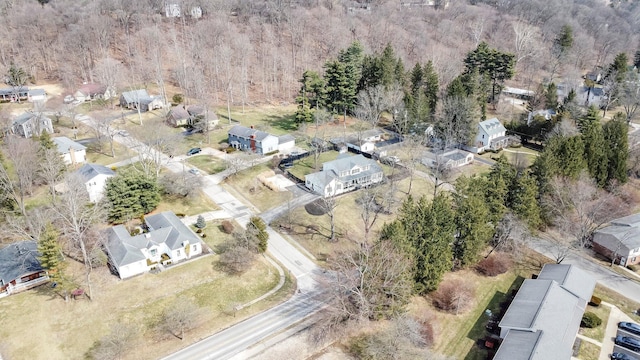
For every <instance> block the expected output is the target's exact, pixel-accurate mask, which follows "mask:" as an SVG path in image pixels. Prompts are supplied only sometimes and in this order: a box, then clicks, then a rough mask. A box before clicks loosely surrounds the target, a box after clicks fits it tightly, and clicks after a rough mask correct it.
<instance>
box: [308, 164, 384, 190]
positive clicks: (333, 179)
mask: <svg viewBox="0 0 640 360" xmlns="http://www.w3.org/2000/svg"><path fill="white" fill-rule="evenodd" d="M345 155H346V154H345ZM304 179H305V186H306V187H307V188H308V189H309V190H311V191H313V192H316V193H318V194H320V195H322V196H324V197H330V196H336V195H340V194H342V193H345V192H348V191H352V190H356V189H359V188H361V187H364V186H369V185H373V184H377V183H379V182H381V181H382V180H383V179H384V173H383V171H382V168H381V167H380V166H379V165H378V163H377V162H376V161H374V160H371V159H367V158H366V157H364V156H363V155H362V154H359V155H355V156H348V155H347V156H341V157H338V159H336V160H333V161H328V162H326V163H324V164H322V171H319V172H316V173H312V174H309V175H306V176H305V177H304Z"/></svg>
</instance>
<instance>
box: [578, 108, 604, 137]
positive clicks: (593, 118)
mask: <svg viewBox="0 0 640 360" xmlns="http://www.w3.org/2000/svg"><path fill="white" fill-rule="evenodd" d="M599 122H600V115H599V114H598V108H596V107H595V106H594V105H591V106H589V108H588V109H587V113H586V114H584V115H583V116H582V117H580V118H579V119H577V120H576V126H578V130H580V132H584V129H588V128H589V127H590V126H592V125H593V124H595V123H599Z"/></svg>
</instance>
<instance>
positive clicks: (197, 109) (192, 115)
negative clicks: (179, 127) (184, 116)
mask: <svg viewBox="0 0 640 360" xmlns="http://www.w3.org/2000/svg"><path fill="white" fill-rule="evenodd" d="M186 110H187V113H189V120H188V125H190V126H194V127H199V128H200V129H208V130H211V129H213V128H215V127H216V126H218V123H219V122H220V120H218V115H216V113H215V112H213V111H207V110H206V109H205V107H204V106H200V105H190V106H188V107H187V108H186ZM205 118H206V119H207V120H208V122H209V123H208V124H205V123H202V124H201V122H202V120H203V119H205Z"/></svg>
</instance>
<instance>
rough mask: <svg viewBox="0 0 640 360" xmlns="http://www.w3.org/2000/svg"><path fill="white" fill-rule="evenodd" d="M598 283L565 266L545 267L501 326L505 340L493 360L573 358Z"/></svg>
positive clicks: (524, 288)
mask: <svg viewBox="0 0 640 360" xmlns="http://www.w3.org/2000/svg"><path fill="white" fill-rule="evenodd" d="M595 284H596V282H595V280H594V279H593V278H591V277H590V276H589V275H588V274H587V273H585V272H584V271H583V270H581V269H579V268H577V267H575V266H573V265H566V264H546V265H545V266H544V267H543V268H542V271H541V272H540V274H539V275H538V277H537V278H536V279H527V280H525V281H524V283H523V284H522V286H521V287H520V289H519V290H518V292H517V294H516V296H515V298H514V299H513V302H512V303H511V305H509V308H508V309H507V311H506V312H505V314H504V316H503V317H502V320H501V321H500V323H499V324H498V326H499V327H500V337H501V338H502V339H503V340H502V344H501V345H500V347H499V348H498V351H497V352H496V355H495V356H494V360H521V359H522V360H525V359H526V360H555V359H557V360H560V359H562V360H564V359H570V358H571V354H572V351H573V350H572V348H573V343H574V341H575V338H576V335H577V333H578V329H579V328H580V321H581V320H582V315H583V314H584V311H585V308H586V306H587V302H588V301H589V299H591V295H592V293H593V289H594V288H595Z"/></svg>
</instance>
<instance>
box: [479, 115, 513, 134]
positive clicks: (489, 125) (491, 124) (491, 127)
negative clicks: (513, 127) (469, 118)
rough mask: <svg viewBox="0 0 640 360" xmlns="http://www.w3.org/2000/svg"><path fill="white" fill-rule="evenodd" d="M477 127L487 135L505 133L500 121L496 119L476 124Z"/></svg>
mask: <svg viewBox="0 0 640 360" xmlns="http://www.w3.org/2000/svg"><path fill="white" fill-rule="evenodd" d="M478 126H479V127H480V129H482V131H484V132H485V133H486V134H487V135H489V136H491V135H496V134H500V133H503V132H505V131H507V129H506V128H505V127H504V126H503V125H502V123H501V122H500V120H498V119H497V118H492V119H488V120H485V121H481V122H479V123H478Z"/></svg>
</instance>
